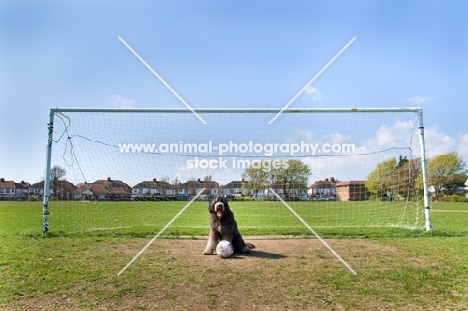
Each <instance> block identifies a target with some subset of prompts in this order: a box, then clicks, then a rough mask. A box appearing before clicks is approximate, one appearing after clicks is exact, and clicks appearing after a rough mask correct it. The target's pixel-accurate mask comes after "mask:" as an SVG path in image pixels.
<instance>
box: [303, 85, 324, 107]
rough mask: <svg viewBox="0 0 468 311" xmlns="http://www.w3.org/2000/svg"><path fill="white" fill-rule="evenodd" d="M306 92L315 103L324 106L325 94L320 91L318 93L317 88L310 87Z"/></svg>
mask: <svg viewBox="0 0 468 311" xmlns="http://www.w3.org/2000/svg"><path fill="white" fill-rule="evenodd" d="M305 92H306V94H307V95H308V98H309V99H311V100H312V101H313V102H315V103H318V104H322V99H323V94H322V93H321V92H320V91H318V90H317V89H316V88H315V87H313V86H309V87H308V88H307V89H306V90H305Z"/></svg>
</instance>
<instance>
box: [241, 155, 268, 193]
mask: <svg viewBox="0 0 468 311" xmlns="http://www.w3.org/2000/svg"><path fill="white" fill-rule="evenodd" d="M262 163H263V161H262V162H261V163H260V165H251V166H249V167H248V168H246V169H245V171H244V173H242V179H243V180H246V182H245V183H243V184H242V187H243V188H245V189H253V192H254V195H255V196H257V194H258V192H259V191H260V190H263V189H265V187H267V185H268V184H269V183H271V171H268V170H264V169H262V167H264V166H263V165H261V164H262Z"/></svg>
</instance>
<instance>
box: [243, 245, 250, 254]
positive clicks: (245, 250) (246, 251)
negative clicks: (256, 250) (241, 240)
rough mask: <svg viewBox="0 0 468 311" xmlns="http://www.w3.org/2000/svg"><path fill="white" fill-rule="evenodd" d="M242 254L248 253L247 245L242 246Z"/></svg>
mask: <svg viewBox="0 0 468 311" xmlns="http://www.w3.org/2000/svg"><path fill="white" fill-rule="evenodd" d="M241 253H242V254H250V247H249V246H248V245H246V246H244V248H243V249H242V250H241Z"/></svg>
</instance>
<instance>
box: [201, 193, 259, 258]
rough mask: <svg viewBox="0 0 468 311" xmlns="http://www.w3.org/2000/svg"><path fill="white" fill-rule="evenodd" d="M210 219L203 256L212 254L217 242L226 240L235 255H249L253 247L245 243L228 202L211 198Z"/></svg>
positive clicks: (219, 197)
mask: <svg viewBox="0 0 468 311" xmlns="http://www.w3.org/2000/svg"><path fill="white" fill-rule="evenodd" d="M208 211H209V212H210V214H211V217H210V235H209V238H208V243H207V244H206V248H205V250H204V251H203V254H204V255H210V254H213V252H214V251H215V250H216V246H217V245H218V243H219V241H221V240H226V241H229V242H231V244H232V246H233V247H234V252H235V253H242V254H247V253H250V250H251V249H252V248H255V246H254V245H253V244H251V243H245V242H244V239H243V238H242V236H241V234H240V233H239V230H238V228H237V222H236V220H235V219H234V213H233V212H232V211H231V209H230V208H229V204H228V201H227V199H226V198H225V197H223V196H217V197H215V198H213V199H212V200H211V201H210V203H209V204H208Z"/></svg>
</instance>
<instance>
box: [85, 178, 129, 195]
mask: <svg viewBox="0 0 468 311" xmlns="http://www.w3.org/2000/svg"><path fill="white" fill-rule="evenodd" d="M93 184H101V185H103V186H104V187H106V188H107V189H110V188H123V189H125V190H126V191H128V192H131V189H132V188H131V187H130V186H129V185H128V184H126V183H124V182H123V181H121V180H113V179H111V178H107V179H99V180H96V181H95V182H94V183H93Z"/></svg>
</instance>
